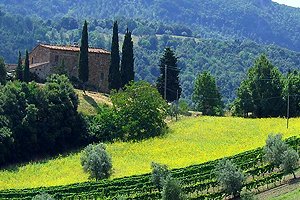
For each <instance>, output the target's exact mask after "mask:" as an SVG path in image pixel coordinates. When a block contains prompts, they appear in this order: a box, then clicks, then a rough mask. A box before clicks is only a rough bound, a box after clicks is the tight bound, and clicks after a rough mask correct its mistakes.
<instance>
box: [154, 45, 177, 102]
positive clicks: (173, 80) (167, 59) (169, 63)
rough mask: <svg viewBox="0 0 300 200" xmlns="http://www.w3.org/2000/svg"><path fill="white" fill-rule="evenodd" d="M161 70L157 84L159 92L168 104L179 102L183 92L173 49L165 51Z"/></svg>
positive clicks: (161, 61)
mask: <svg viewBox="0 0 300 200" xmlns="http://www.w3.org/2000/svg"><path fill="white" fill-rule="evenodd" d="M159 68H160V76H159V77H158V79H157V82H156V87H157V90H158V91H159V93H160V94H161V95H162V96H163V97H164V98H165V100H166V101H168V102H172V101H175V100H178V99H179V98H180V95H181V91H182V89H181V86H180V82H179V73H180V70H179V68H178V66H177V58H176V57H175V54H174V52H173V51H172V50H171V48H169V47H167V48H166V49H165V51H164V54H163V56H162V58H161V59H160V64H159ZM166 73H167V74H166ZM165 81H166V82H165ZM165 95H166V96H165Z"/></svg>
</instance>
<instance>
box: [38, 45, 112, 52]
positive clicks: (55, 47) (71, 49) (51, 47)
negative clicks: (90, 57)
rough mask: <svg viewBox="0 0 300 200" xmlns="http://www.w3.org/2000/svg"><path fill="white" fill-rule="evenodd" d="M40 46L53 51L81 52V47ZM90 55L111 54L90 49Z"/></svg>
mask: <svg viewBox="0 0 300 200" xmlns="http://www.w3.org/2000/svg"><path fill="white" fill-rule="evenodd" d="M40 46H42V47H45V48H48V49H53V50H61V51H74V52H79V51H80V48H79V46H59V45H48V44H40ZM89 53H99V54H110V52H109V51H107V50H105V49H100V48H89Z"/></svg>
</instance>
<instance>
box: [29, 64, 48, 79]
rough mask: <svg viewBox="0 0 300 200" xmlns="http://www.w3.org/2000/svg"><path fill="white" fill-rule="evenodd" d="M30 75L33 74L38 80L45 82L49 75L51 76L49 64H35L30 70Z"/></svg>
mask: <svg viewBox="0 0 300 200" xmlns="http://www.w3.org/2000/svg"><path fill="white" fill-rule="evenodd" d="M30 72H31V73H35V74H36V75H37V76H38V77H39V78H40V79H42V80H46V79H47V77H48V76H49V74H51V65H50V63H49V62H45V63H36V64H33V67H31V68H30Z"/></svg>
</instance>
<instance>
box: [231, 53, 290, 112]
mask: <svg viewBox="0 0 300 200" xmlns="http://www.w3.org/2000/svg"><path fill="white" fill-rule="evenodd" d="M283 87H284V86H283V81H282V74H281V73H280V71H279V70H278V69H277V68H276V67H274V66H273V65H272V64H271V62H270V61H269V60H268V59H267V57H266V56H265V55H261V56H260V57H259V58H258V59H257V60H256V61H255V64H254V66H253V67H252V68H250V69H249V71H248V74H247V78H246V80H244V81H243V82H242V83H241V86H240V88H239V89H238V93H237V95H238V97H237V100H236V101H235V106H236V112H237V114H238V115H244V116H246V115H247V113H248V112H249V111H250V112H252V113H253V115H254V116H255V117H277V116H282V115H284V112H283V110H284V105H285V104H284V101H283V97H282V94H283Z"/></svg>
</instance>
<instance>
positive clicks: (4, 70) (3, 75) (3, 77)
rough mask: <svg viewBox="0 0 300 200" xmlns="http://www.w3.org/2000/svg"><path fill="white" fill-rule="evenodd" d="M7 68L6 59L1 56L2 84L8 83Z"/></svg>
mask: <svg viewBox="0 0 300 200" xmlns="http://www.w3.org/2000/svg"><path fill="white" fill-rule="evenodd" d="M6 76H7V73H6V68H5V63H4V59H3V58H0V85H1V84H2V85H4V84H5V83H6Z"/></svg>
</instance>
